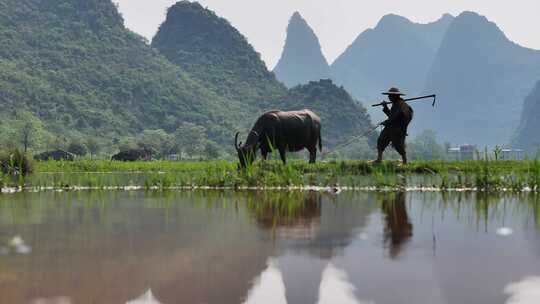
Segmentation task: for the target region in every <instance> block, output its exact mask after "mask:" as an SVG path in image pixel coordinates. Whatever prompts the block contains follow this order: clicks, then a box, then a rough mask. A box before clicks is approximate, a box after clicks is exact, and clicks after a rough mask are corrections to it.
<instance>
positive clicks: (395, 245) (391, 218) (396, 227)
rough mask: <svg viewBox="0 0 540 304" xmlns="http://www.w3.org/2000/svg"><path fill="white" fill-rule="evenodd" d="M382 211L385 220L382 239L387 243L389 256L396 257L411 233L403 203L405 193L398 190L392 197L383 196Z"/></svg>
mask: <svg viewBox="0 0 540 304" xmlns="http://www.w3.org/2000/svg"><path fill="white" fill-rule="evenodd" d="M382 211H383V213H384V219H385V222H386V226H385V228H384V240H385V242H386V243H387V244H388V248H389V252H390V257H391V258H397V257H398V256H399V254H400V253H401V251H402V249H403V247H404V245H405V244H406V243H407V242H408V241H409V240H410V238H411V237H412V235H413V226H412V224H411V222H410V220H409V215H408V213H407V205H406V204H405V193H404V192H399V193H397V194H396V196H395V197H393V198H390V197H388V198H385V199H384V200H383V203H382Z"/></svg>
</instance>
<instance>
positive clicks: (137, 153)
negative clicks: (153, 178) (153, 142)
mask: <svg viewBox="0 0 540 304" xmlns="http://www.w3.org/2000/svg"><path fill="white" fill-rule="evenodd" d="M152 154H153V152H152V150H150V149H146V148H143V149H129V150H125V151H121V152H120V153H118V154H115V155H113V157H112V158H111V160H117V161H138V160H145V161H149V160H152Z"/></svg>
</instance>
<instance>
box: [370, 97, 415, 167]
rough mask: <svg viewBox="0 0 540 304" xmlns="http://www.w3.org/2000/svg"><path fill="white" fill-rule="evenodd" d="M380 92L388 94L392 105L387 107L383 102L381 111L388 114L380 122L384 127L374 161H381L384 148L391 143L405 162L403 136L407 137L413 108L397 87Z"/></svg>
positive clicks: (405, 154)
mask: <svg viewBox="0 0 540 304" xmlns="http://www.w3.org/2000/svg"><path fill="white" fill-rule="evenodd" d="M382 94H383V95H387V96H388V98H389V99H390V102H392V107H391V108H390V109H389V108H388V106H387V105H386V104H384V108H383V112H384V114H386V116H388V119H387V120H385V121H383V122H382V123H381V125H383V126H384V129H383V130H382V132H381V134H380V135H379V139H378V140H377V159H376V160H375V161H374V163H380V162H381V161H382V159H383V153H384V150H385V149H386V147H388V145H389V144H390V143H392V146H393V147H394V149H396V151H397V152H398V153H399V155H401V158H402V160H403V164H406V163H407V151H406V146H405V138H406V137H407V128H408V126H409V123H410V122H411V120H412V118H413V109H412V108H411V107H410V106H409V105H408V104H407V103H406V102H405V101H404V100H403V99H402V98H401V96H404V95H405V94H403V93H401V92H400V91H399V89H398V88H391V89H390V90H388V92H384V93H382Z"/></svg>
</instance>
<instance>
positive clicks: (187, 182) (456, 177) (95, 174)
mask: <svg viewBox="0 0 540 304" xmlns="http://www.w3.org/2000/svg"><path fill="white" fill-rule="evenodd" d="M33 167H34V168H33V173H32V174H29V175H27V176H20V175H14V176H13V175H2V176H0V184H1V185H2V188H3V191H19V190H34V191H37V190H44V189H129V188H131V189H148V190H149V189H154V190H166V189H189V188H218V189H219V188H227V189H238V188H258V189H263V188H266V189H283V188H285V189H305V188H318V187H322V188H328V187H331V188H338V189H342V190H343V189H345V190H347V189H349V190H355V189H356V190H400V189H401V190H407V189H411V190H424V191H427V190H432V191H434V190H437V191H450V190H469V191H473V190H474V191H488V192H490V191H517V192H520V191H537V190H538V189H539V185H540V162H539V161H536V160H532V161H494V160H487V161H454V162H447V161H417V162H411V163H410V164H407V165H402V164H401V163H399V162H395V161H388V162H384V163H382V164H380V165H373V164H371V163H369V162H367V161H327V162H319V163H317V164H308V163H307V162H305V161H302V160H294V161H291V162H289V163H288V164H287V165H283V164H282V163H281V162H278V161H267V162H262V161H259V162H256V163H255V164H254V165H252V166H250V167H248V168H247V169H245V170H238V168H237V163H236V162H232V161H206V162H172V161H152V162H142V161H141V162H115V161H106V160H78V161H73V162H65V161H46V162H34V165H33Z"/></svg>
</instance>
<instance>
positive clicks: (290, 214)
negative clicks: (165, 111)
mask: <svg viewBox="0 0 540 304" xmlns="http://www.w3.org/2000/svg"><path fill="white" fill-rule="evenodd" d="M138 300H139V301H140V302H137V301H138ZM0 303H47V304H49V303H163V304H171V303H225V304H226V303H250V304H251V303H257V304H259V303H262V304H265V303H277V304H280V303H289V304H293V303H294V304H297V303H299V304H303V303H306V304H315V303H321V304H322V303H361V304H367V303H375V304H382V303H411V304H412V303H415V304H417V303H433V304H439V303H441V304H442V303H444V304H446V303H448V304H450V303H477V304H481V303H486V304H495V303H501V304H502V303H508V304H510V303H512V304H518V303H540V199H539V197H538V196H536V195H535V194H526V193H523V194H504V195H500V196H494V195H489V196H488V195H484V194H480V193H477V194H475V193H470V194H467V193H444V192H443V193H438V192H437V193H435V192H434V193H420V192H403V193H394V192H389V193H377V192H353V191H350V192H349V191H345V192H342V193H341V194H339V195H331V194H327V193H317V192H233V191H224V192H220V191H206V192H203V191H200V192H199V191H195V192H174V191H171V192H145V191H89V192H86V191H80V192H47V191H44V192H39V193H28V192H23V193H16V194H10V195H0Z"/></svg>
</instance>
